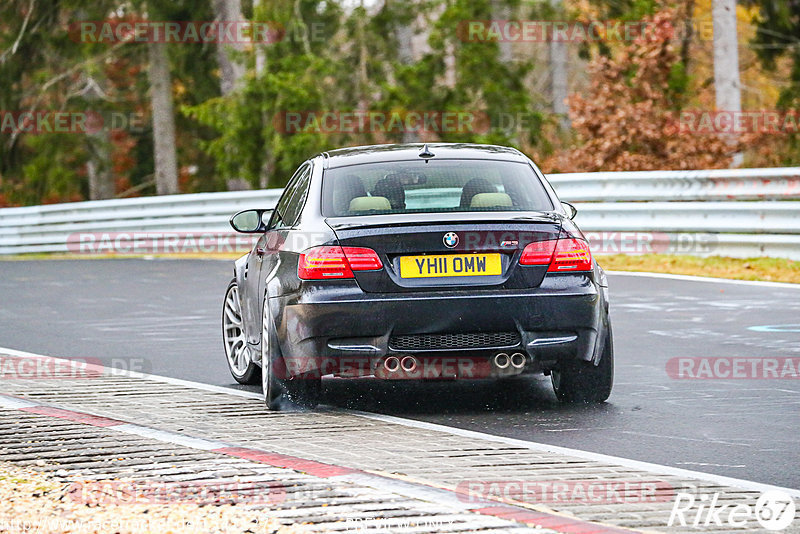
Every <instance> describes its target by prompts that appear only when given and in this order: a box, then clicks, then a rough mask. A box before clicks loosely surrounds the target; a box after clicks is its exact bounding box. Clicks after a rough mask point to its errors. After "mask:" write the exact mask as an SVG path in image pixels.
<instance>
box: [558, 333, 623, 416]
mask: <svg viewBox="0 0 800 534" xmlns="http://www.w3.org/2000/svg"><path fill="white" fill-rule="evenodd" d="M550 379H551V381H552V383H553V391H555V394H556V397H557V398H558V400H559V401H561V402H565V403H585V404H588V403H600V402H605V401H606V400H607V399H608V397H609V396H610V395H611V389H612V387H613V386H614V341H613V335H612V333H611V325H609V326H608V332H607V335H606V342H605V344H604V345H603V353H602V355H601V356H600V362H599V363H598V365H594V363H592V362H585V361H568V362H563V363H562V364H561V366H560V367H559V368H558V369H553V371H552V372H551V373H550Z"/></svg>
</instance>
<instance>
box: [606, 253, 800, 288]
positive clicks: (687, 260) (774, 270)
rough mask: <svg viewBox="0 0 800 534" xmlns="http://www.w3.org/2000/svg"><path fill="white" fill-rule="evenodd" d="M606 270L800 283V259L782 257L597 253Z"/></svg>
mask: <svg viewBox="0 0 800 534" xmlns="http://www.w3.org/2000/svg"><path fill="white" fill-rule="evenodd" d="M597 261H598V262H599V263H600V265H602V266H603V269H606V270H608V271H635V272H650V273H668V274H688V275H692V276H710V277H713V278H732V279H735V280H761V281H766V282H791V283H795V284H800V261H792V260H785V259H782V258H746V259H740V258H726V257H722V256H710V257H707V258H698V257H695V256H673V255H669V254H642V255H639V256H636V255H631V254H611V255H607V256H600V255H598V256H597Z"/></svg>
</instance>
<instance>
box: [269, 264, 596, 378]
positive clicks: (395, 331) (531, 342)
mask: <svg viewBox="0 0 800 534" xmlns="http://www.w3.org/2000/svg"><path fill="white" fill-rule="evenodd" d="M270 306H271V309H272V312H273V317H275V320H276V328H277V329H278V338H279V339H280V340H281V352H282V354H283V357H284V359H285V360H286V362H287V365H288V367H289V368H290V369H300V370H302V372H321V373H322V374H328V373H329V372H334V373H336V374H341V375H344V376H348V372H351V373H352V374H351V376H361V375H365V374H372V370H373V369H375V366H376V365H377V364H378V362H379V361H381V359H382V358H383V357H385V356H390V355H395V356H402V355H406V354H413V355H416V356H420V357H442V358H448V357H453V356H455V355H458V356H459V357H470V358H478V359H480V358H485V359H486V360H488V359H489V358H490V357H491V356H493V355H494V354H496V353H497V352H498V351H499V350H502V351H504V352H509V353H511V352H512V351H513V352H521V353H523V354H525V355H526V356H527V358H528V360H529V362H530V363H531V364H530V365H528V366H526V371H541V370H547V369H549V368H552V367H553V366H554V365H555V364H556V363H557V362H558V361H560V360H562V359H565V358H569V359H581V360H587V361H588V360H592V358H593V357H594V354H595V345H596V344H597V340H598V332H601V331H602V330H603V329H604V328H605V325H606V323H607V317H606V305H605V301H604V296H603V293H602V292H601V291H600V288H599V287H598V286H597V285H596V284H595V282H594V281H593V279H592V278H591V276H589V275H587V274H580V273H574V274H570V275H558V276H548V277H546V278H545V281H544V282H543V283H542V285H541V286H540V287H538V288H534V289H527V290H505V291H478V292H476V291H460V290H456V291H439V292H430V293H413V294H403V293H391V294H376V293H364V292H363V291H361V289H359V287H358V286H357V285H356V284H355V282H353V281H346V282H338V283H336V284H331V283H326V284H308V283H306V284H304V285H303V286H302V288H301V291H300V292H298V293H295V294H293V295H288V296H283V297H276V298H273V299H270ZM479 332H492V333H494V332H515V333H517V334H518V343H517V344H516V345H515V346H510V345H509V343H508V342H503V343H502V344H500V345H498V346H481V347H479V348H474V347H472V348H464V347H448V348H431V347H429V346H426V347H425V348H413V349H411V348H408V347H405V348H402V349H398V348H397V347H396V346H397V343H396V342H395V343H393V342H392V341H391V340H392V338H393V337H394V336H401V335H402V336H413V335H421V334H456V333H479ZM326 366H327V368H323V369H320V367H326ZM345 369H349V370H351V371H347V372H342V371H343V370H345Z"/></svg>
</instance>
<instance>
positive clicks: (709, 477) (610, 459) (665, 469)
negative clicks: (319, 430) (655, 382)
mask: <svg viewBox="0 0 800 534" xmlns="http://www.w3.org/2000/svg"><path fill="white" fill-rule="evenodd" d="M350 413H352V414H355V415H360V416H361V417H365V418H367V419H374V420H376V421H383V422H386V423H395V424H398V425H403V426H409V427H413V428H420V429H425V430H437V431H439V432H447V433H449V434H453V435H456V436H461V437H465V438H472V439H483V440H487V441H493V442H495V443H502V444H504V445H511V446H513V447H519V448H525V449H529V450H533V451H537V452H545V453H552V454H563V455H567V456H574V457H576V458H581V459H584V460H592V461H596V462H602V463H606V464H613V465H618V466H621V467H629V468H631V469H637V470H639V471H647V472H650V473H653V474H657V475H672V476H676V477H681V478H689V479H694V480H698V481H703V482H714V483H715V484H720V485H722V486H732V487H734V488H741V489H746V490H752V491H759V492H765V491H770V490H778V491H783V492H784V493H788V494H790V495H792V496H793V497H795V498H797V499H800V490H796V489H792V488H784V487H781V486H773V485H770V484H762V483H760V482H752V481H750V480H743V479H739V478H730V477H725V476H721V475H714V474H711V473H703V472H700V471H691V470H689V469H681V468H679V467H671V466H668V465H660V464H653V463H649V462H640V461H639V460H631V459H629V458H620V457H618V456H609V455H606V454H601V453H595V452H590V451H582V450H578V449H569V448H566V447H559V446H557V445H546V444H544V443H535V442H532V441H524V440H521V439H515V438H508V437H504V436H495V435H492V434H485V433H483V432H476V431H474V430H465V429H462V428H454V427H448V426H443V425H438V424H436V423H428V422H425V421H416V420H413V419H403V418H401V417H395V416H393V415H383V414H374V413H367V412H357V411H353V410H350Z"/></svg>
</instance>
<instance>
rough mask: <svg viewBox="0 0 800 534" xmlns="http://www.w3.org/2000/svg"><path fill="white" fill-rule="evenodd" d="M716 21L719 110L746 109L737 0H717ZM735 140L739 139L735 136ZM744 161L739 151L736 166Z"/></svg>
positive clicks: (717, 96) (716, 72)
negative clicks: (743, 92) (737, 29)
mask: <svg viewBox="0 0 800 534" xmlns="http://www.w3.org/2000/svg"><path fill="white" fill-rule="evenodd" d="M711 15H712V17H713V22H714V88H715V89H716V93H717V94H716V98H717V110H721V111H727V112H733V113H737V112H740V111H742V89H741V82H740V81H739V41H738V34H737V31H736V0H713V8H712V13H711ZM730 141H731V143H732V144H733V143H735V142H736V139H733V138H732V139H731V140H730ZM741 163H742V155H741V154H737V155H736V156H735V157H734V160H733V166H734V167H736V166H739V165H741Z"/></svg>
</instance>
